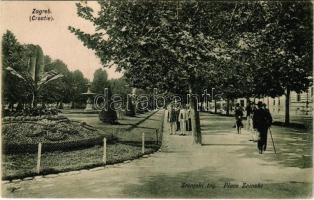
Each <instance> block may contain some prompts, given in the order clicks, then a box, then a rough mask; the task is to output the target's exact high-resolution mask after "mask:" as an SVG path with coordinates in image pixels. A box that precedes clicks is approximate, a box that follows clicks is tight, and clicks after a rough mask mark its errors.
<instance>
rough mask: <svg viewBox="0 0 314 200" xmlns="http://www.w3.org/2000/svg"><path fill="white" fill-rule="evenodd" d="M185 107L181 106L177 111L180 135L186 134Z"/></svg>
mask: <svg viewBox="0 0 314 200" xmlns="http://www.w3.org/2000/svg"><path fill="white" fill-rule="evenodd" d="M186 120H187V116H186V109H185V106H182V108H181V109H180V112H179V121H180V135H186Z"/></svg>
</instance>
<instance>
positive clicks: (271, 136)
mask: <svg viewBox="0 0 314 200" xmlns="http://www.w3.org/2000/svg"><path fill="white" fill-rule="evenodd" d="M269 134H270V138H271V141H272V143H273V147H274V151H275V154H277V152H276V147H275V143H274V139H273V135H272V134H271V130H270V128H269Z"/></svg>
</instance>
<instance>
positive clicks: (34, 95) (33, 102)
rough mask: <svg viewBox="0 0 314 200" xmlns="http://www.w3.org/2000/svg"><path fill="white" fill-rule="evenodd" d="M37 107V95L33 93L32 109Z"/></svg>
mask: <svg viewBox="0 0 314 200" xmlns="http://www.w3.org/2000/svg"><path fill="white" fill-rule="evenodd" d="M36 105H37V102H36V93H35V91H34V92H33V95H32V103H31V107H32V108H34V107H36Z"/></svg>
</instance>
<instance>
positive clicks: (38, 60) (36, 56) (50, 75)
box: [6, 45, 63, 107]
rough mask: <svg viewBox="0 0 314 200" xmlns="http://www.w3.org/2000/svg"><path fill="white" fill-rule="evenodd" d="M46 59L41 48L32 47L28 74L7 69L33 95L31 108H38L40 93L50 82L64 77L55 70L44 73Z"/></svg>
mask: <svg viewBox="0 0 314 200" xmlns="http://www.w3.org/2000/svg"><path fill="white" fill-rule="evenodd" d="M43 69H44V58H43V52H42V49H41V48H40V46H34V45H31V46H30V57H29V62H28V70H27V71H26V72H18V71H16V70H14V69H13V68H11V67H7V68H6V70H7V71H8V72H9V73H10V74H12V75H13V76H15V77H17V78H19V79H20V80H21V81H22V83H23V84H24V86H25V87H26V89H27V90H29V91H30V93H31V95H32V98H31V99H32V100H31V106H32V107H36V105H37V98H38V94H39V93H40V91H41V90H42V89H43V88H44V87H45V85H47V84H48V83H49V82H51V81H54V80H56V79H59V78H61V77H63V75H62V74H59V73H57V72H55V71H53V70H51V71H48V72H44V70H43Z"/></svg>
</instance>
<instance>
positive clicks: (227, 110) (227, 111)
mask: <svg viewBox="0 0 314 200" xmlns="http://www.w3.org/2000/svg"><path fill="white" fill-rule="evenodd" d="M229 107H230V102H229V99H227V109H226V115H227V116H229Z"/></svg>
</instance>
